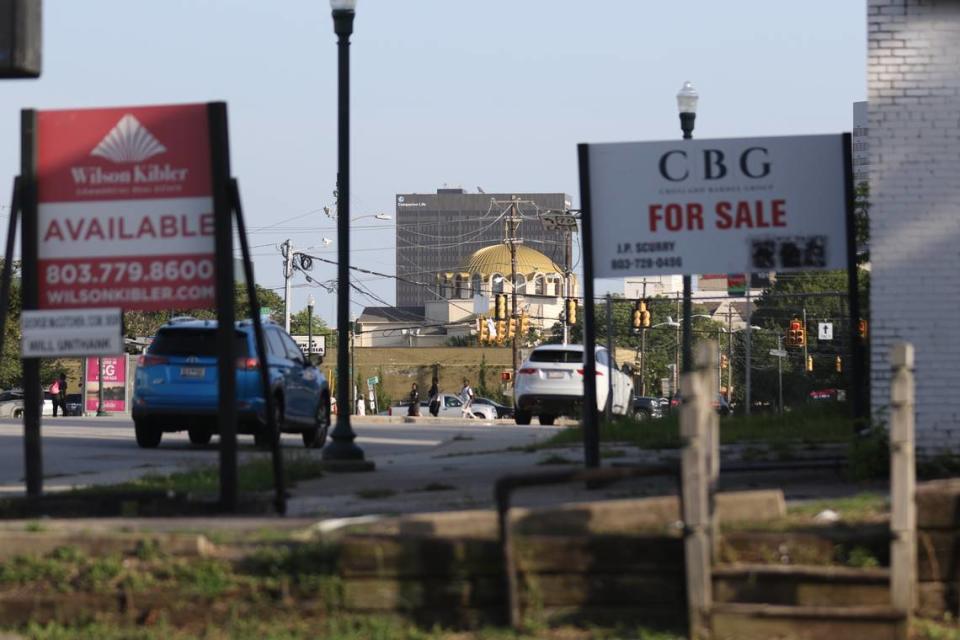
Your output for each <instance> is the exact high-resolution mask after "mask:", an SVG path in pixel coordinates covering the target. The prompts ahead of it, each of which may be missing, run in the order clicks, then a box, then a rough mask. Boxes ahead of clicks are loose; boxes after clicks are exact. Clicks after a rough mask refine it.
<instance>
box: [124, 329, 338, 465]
mask: <svg viewBox="0 0 960 640" xmlns="http://www.w3.org/2000/svg"><path fill="white" fill-rule="evenodd" d="M216 332H217V323H216V321H213V320H195V319H193V318H186V319H184V318H177V319H174V320H172V321H170V322H168V323H167V324H165V325H163V326H162V327H161V328H160V329H159V330H158V331H157V335H156V337H155V338H154V340H153V342H152V343H151V344H150V347H149V348H148V349H147V351H146V352H145V353H144V354H143V355H142V356H140V358H139V360H138V361H137V372H136V376H135V378H134V387H133V422H134V428H135V431H136V436H137V444H138V445H140V446H141V447H143V448H153V447H156V446H157V445H159V444H160V440H161V438H162V437H163V434H164V432H171V431H182V430H184V429H186V430H187V433H188V434H189V436H190V442H192V443H194V444H206V443H208V442H210V439H211V437H212V436H213V434H215V433H217V432H218V431H219V425H218V423H217V410H218V404H217V403H218V395H219V393H218V386H217V348H216V343H217V341H216ZM263 332H264V338H265V340H266V348H267V371H268V375H269V379H270V387H269V393H270V394H271V395H272V397H273V399H274V401H275V402H274V411H275V412H276V419H277V424H278V425H279V427H280V431H283V432H288V433H289V432H292V433H300V434H301V435H302V437H303V444H304V446H306V447H308V448H312V447H321V446H323V443H324V442H325V441H326V439H327V431H328V430H329V427H330V390H329V387H328V386H327V379H326V378H325V377H324V375H323V374H322V373H321V372H320V370H319V369H318V368H317V366H316V364H315V363H312V362H310V361H309V360H308V359H307V358H306V357H305V356H304V355H303V352H302V351H300V347H298V346H297V343H296V342H294V341H293V338H291V337H290V334H288V333H287V332H286V331H284V330H283V329H281V328H280V327H278V326H277V325H275V324H273V323H270V322H267V323H264V325H263ZM234 336H235V342H234V348H235V350H236V357H237V369H236V376H237V392H236V396H237V419H238V424H237V431H238V432H239V433H245V434H252V435H253V437H254V441H255V442H256V443H257V444H258V445H260V446H263V445H267V444H269V443H270V434H269V433H268V432H267V416H266V401H265V396H264V393H263V387H262V385H261V383H260V371H259V368H260V362H259V360H258V359H257V358H256V348H255V345H254V333H253V323H252V322H251V321H250V320H242V321H240V322H237V323H236V327H235V331H234Z"/></svg>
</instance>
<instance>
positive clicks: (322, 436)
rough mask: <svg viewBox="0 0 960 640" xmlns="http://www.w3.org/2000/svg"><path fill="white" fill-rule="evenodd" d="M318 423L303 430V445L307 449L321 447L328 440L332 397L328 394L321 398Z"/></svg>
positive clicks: (318, 408) (318, 407)
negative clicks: (311, 427)
mask: <svg viewBox="0 0 960 640" xmlns="http://www.w3.org/2000/svg"><path fill="white" fill-rule="evenodd" d="M316 424H317V426H315V427H314V428H313V429H308V430H306V431H304V432H303V446H305V447H306V448H307V449H319V448H321V447H323V445H324V443H326V441H327V432H328V431H329V430H330V397H329V396H328V395H326V394H324V395H323V397H322V398H320V404H319V405H318V406H317V418H316Z"/></svg>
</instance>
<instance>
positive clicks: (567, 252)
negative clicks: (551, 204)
mask: <svg viewBox="0 0 960 640" xmlns="http://www.w3.org/2000/svg"><path fill="white" fill-rule="evenodd" d="M574 224H576V223H574ZM571 239H572V234H571V233H570V231H565V232H564V233H563V299H564V300H566V299H567V298H570V297H572V296H573V292H572V291H571V290H570V289H571V287H570V263H571V262H573V256H572V255H571V254H572V253H573V247H572V246H571ZM564 309H566V306H564ZM568 342H570V325H569V324H568V323H567V319H566V318H564V319H563V344H564V345H566V344H567V343H568Z"/></svg>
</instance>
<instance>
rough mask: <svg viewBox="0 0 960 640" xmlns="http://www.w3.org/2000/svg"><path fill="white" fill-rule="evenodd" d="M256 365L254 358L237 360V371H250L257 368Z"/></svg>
mask: <svg viewBox="0 0 960 640" xmlns="http://www.w3.org/2000/svg"><path fill="white" fill-rule="evenodd" d="M257 364H258V360H257V359H256V358H237V369H239V370H240V371H252V370H254V369H256V368H257Z"/></svg>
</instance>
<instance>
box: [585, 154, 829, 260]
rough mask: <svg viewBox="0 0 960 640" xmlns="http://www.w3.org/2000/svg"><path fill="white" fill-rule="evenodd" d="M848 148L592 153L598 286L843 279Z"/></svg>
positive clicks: (594, 245) (593, 229)
mask: <svg viewBox="0 0 960 640" xmlns="http://www.w3.org/2000/svg"><path fill="white" fill-rule="evenodd" d="M843 141H844V137H843V136H841V135H821V136H793V137H776V138H731V139H718V140H677V141H674V142H635V143H610V144H591V145H588V147H587V148H588V153H589V156H588V163H589V169H588V170H589V175H588V176H587V179H588V180H589V189H590V195H589V198H590V202H589V203H588V206H589V210H590V217H591V231H592V236H593V243H592V246H593V256H594V258H593V263H594V264H593V269H594V276H595V277H597V278H620V277H623V276H632V275H654V274H677V273H684V274H693V273H744V272H758V271H761V272H762V271H798V270H804V269H842V268H845V267H846V266H847V262H846V260H847V252H846V219H845V218H846V202H845V189H844V179H845V172H846V170H847V169H846V167H845V166H844V142H843Z"/></svg>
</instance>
